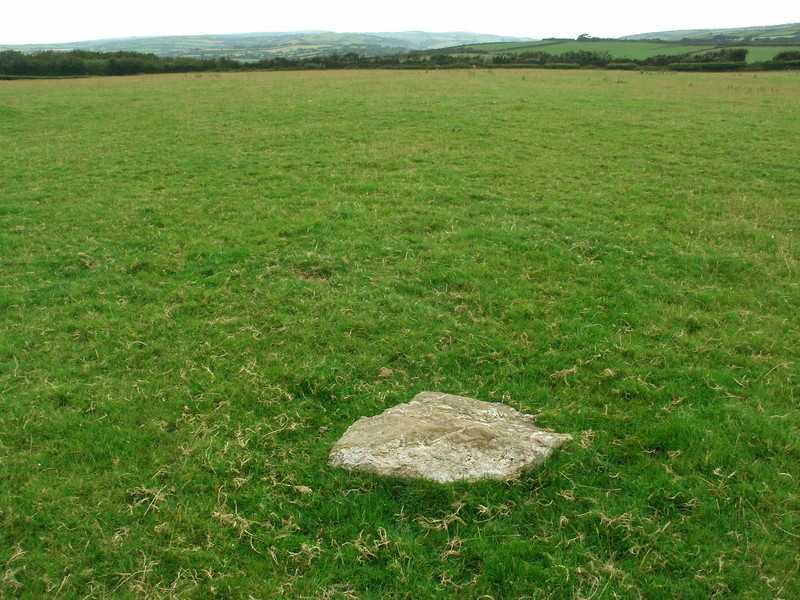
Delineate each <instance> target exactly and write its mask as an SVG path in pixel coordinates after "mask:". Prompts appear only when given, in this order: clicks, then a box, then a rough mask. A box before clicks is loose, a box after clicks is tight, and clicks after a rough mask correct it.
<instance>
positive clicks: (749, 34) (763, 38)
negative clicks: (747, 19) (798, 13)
mask: <svg viewBox="0 0 800 600" xmlns="http://www.w3.org/2000/svg"><path fill="white" fill-rule="evenodd" d="M620 39H622V40H664V41H682V40H690V41H692V42H714V43H734V44H737V43H753V44H798V43H800V23H786V24H784V25H765V26H761V27H738V28H734V29H679V30H676V31H654V32H651V33H637V34H636V35H626V36H623V37H621V38H620Z"/></svg>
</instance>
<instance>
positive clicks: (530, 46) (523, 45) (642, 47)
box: [451, 40, 798, 63]
mask: <svg viewBox="0 0 800 600" xmlns="http://www.w3.org/2000/svg"><path fill="white" fill-rule="evenodd" d="M723 47H730V45H728V46H725V45H720V44H714V43H711V42H705V43H703V42H698V43H695V44H693V43H679V42H666V41H664V42H653V41H638V40H588V41H581V42H579V41H576V40H541V41H538V42H503V43H492V44H472V45H469V46H459V47H458V48H453V49H451V50H452V51H453V52H454V53H459V54H461V53H464V54H469V53H470V52H471V51H473V52H474V51H475V50H479V51H482V52H488V53H491V54H518V53H523V52H548V53H550V54H563V53H565V52H580V51H581V50H586V51H590V52H608V53H609V54H611V55H612V56H613V57H614V58H627V59H632V60H644V59H646V58H650V57H653V56H659V55H667V56H671V55H678V54H690V53H700V54H702V53H705V52H711V51H713V50H715V49H719V48H723ZM739 47H742V48H747V50H748V53H747V62H749V63H752V62H763V61H768V60H772V57H773V56H775V55H776V54H778V53H779V52H784V51H786V50H797V49H798V46H750V45H747V44H745V45H742V46H739Z"/></svg>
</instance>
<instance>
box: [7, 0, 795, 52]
mask: <svg viewBox="0 0 800 600" xmlns="http://www.w3.org/2000/svg"><path fill="white" fill-rule="evenodd" d="M3 4H4V5H5V6H3V8H2V10H0V45H3V44H29V43H56V42H75V41H82V40H89V39H102V38H113V37H129V36H153V35H192V34H210V33H246V32H257V31H297V30H302V29H324V30H329V31H338V32H350V31H353V32H375V31H408V30H423V31H471V32H477V33H494V34H500V35H514V36H520V37H523V36H525V37H533V38H543V37H567V38H574V37H577V36H578V35H580V34H582V33H588V34H590V35H593V36H597V37H619V36H622V35H628V34H634V33H646V32H650V31H665V30H670V29H702V28H720V27H746V26H749V25H778V24H782V23H795V22H800V2H798V1H797V0H763V1H761V2H753V1H743V2H735V1H732V0H672V1H670V2H652V3H651V2H643V1H642V0H605V1H603V0H572V2H559V1H553V0H544V1H543V0H538V1H537V0H500V1H498V2H496V3H495V2H490V1H487V0H481V1H480V2H478V1H475V0H394V1H392V2H384V3H381V2H378V1H376V0H370V1H367V0H306V1H305V2H303V1H291V0H289V1H286V0H284V1H281V2H275V1H273V2H270V1H268V0H260V1H259V0H229V1H228V2H220V1H219V0H214V1H213V2H212V1H209V0H193V1H191V2H189V1H187V0H138V1H137V2H130V3H128V2H125V3H122V2H120V3H117V2H113V1H111V2H110V1H109V0H35V1H31V2H26V1H22V2H20V1H12V0H9V1H8V2H4V3H3Z"/></svg>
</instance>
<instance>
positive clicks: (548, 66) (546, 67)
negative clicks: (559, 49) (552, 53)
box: [542, 63, 581, 69]
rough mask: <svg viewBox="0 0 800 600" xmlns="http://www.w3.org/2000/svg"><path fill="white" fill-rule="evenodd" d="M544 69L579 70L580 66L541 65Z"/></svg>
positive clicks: (572, 64) (561, 64) (567, 64)
mask: <svg viewBox="0 0 800 600" xmlns="http://www.w3.org/2000/svg"><path fill="white" fill-rule="evenodd" d="M542 67H544V68H545V69H580V68H581V66H580V65H578V64H575V63H547V64H546V65H542Z"/></svg>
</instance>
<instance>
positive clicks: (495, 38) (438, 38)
mask: <svg viewBox="0 0 800 600" xmlns="http://www.w3.org/2000/svg"><path fill="white" fill-rule="evenodd" d="M525 40H526V38H514V37H508V36H501V35H490V34H480V33H470V32H461V31H457V32H442V33H431V32H426V31H404V32H389V33H334V32H330V31H295V32H259V33H237V34H222V35H196V36H160V37H132V38H114V39H105V40H87V41H81V42H72V43H66V44H29V45H6V46H0V50H20V51H22V52H37V51H42V50H56V51H69V50H90V51H93V52H117V51H127V52H143V53H150V54H155V55H157V56H171V57H194V58H218V57H221V56H227V57H229V58H233V59H236V60H242V61H250V60H252V61H255V60H262V59H265V58H274V57H276V56H285V57H288V58H310V57H313V56H320V55H325V54H333V53H339V54H344V53H347V52H355V53H357V54H363V55H377V56H381V55H387V54H396V53H405V52H411V51H415V50H419V51H424V50H431V49H437V48H446V47H450V46H458V45H463V44H475V43H487V42H514V41H525Z"/></svg>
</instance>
